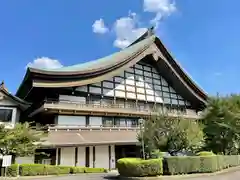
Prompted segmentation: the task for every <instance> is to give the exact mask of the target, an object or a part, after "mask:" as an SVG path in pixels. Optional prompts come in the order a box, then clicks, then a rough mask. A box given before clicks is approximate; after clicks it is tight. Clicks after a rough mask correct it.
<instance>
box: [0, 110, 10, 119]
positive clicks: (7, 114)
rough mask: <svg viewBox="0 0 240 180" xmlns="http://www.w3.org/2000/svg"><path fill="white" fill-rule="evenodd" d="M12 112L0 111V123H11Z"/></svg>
mask: <svg viewBox="0 0 240 180" xmlns="http://www.w3.org/2000/svg"><path fill="white" fill-rule="evenodd" d="M12 111H13V110H12V109H0V122H11V121H12Z"/></svg>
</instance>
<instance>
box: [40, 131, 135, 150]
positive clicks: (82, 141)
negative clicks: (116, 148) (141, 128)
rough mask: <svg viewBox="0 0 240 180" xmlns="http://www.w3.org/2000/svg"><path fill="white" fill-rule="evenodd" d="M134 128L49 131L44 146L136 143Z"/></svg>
mask: <svg viewBox="0 0 240 180" xmlns="http://www.w3.org/2000/svg"><path fill="white" fill-rule="evenodd" d="M137 134H138V132H137V131H135V130H126V131H125V130H121V131H118V130H115V131H109V130H108V131H104V130H103V131H94V130H93V131H89V130H87V131H77V130H74V131H61V130H60V131H50V132H49V134H48V137H46V139H45V141H44V142H43V145H44V146H77V145H97V144H124V145H126V144H137V142H138V140H137Z"/></svg>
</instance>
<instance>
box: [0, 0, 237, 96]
mask: <svg viewBox="0 0 240 180" xmlns="http://www.w3.org/2000/svg"><path fill="white" fill-rule="evenodd" d="M239 6H240V1H238V0H228V1H226V0H175V2H173V1H171V0H131V1H129V0H121V1H110V0H101V1H93V0H88V1H87V0H84V1H79V0H70V1H66V0H41V1H40V0H34V1H33V0H21V1H17V0H3V1H1V2H0V24H1V28H0V62H1V66H0V77H1V79H3V80H5V83H6V85H7V87H8V89H9V90H10V91H11V92H12V93H15V92H16V90H17V88H18V86H19V85H20V82H21V80H22V78H23V76H24V74H25V71H26V66H27V65H32V66H36V65H37V66H38V67H40V66H48V67H53V68H54V67H59V66H61V65H64V66H67V65H72V64H77V63H81V62H85V61H89V60H94V59H96V58H99V57H102V56H106V55H108V54H111V53H113V52H115V51H117V50H119V48H117V47H116V46H118V47H123V46H124V45H127V43H129V41H131V40H132V39H134V38H135V36H138V35H139V34H140V33H141V32H142V31H143V30H144V28H146V27H149V26H150V25H152V24H155V25H156V23H157V24H158V26H157V29H156V34H157V35H158V36H159V37H160V39H161V40H162V41H163V43H164V44H165V45H166V47H167V48H168V49H169V50H170V51H171V53H172V54H173V56H174V57H175V58H176V59H177V60H178V61H179V63H180V64H181V65H182V66H183V68H184V69H185V70H186V71H187V72H188V73H189V74H190V75H191V77H193V79H194V80H195V81H196V82H197V83H198V84H199V85H200V86H201V87H202V88H203V89H204V90H205V91H206V92H208V93H209V94H212V95H213V94H216V92H219V93H221V94H228V93H238V92H239V89H240V85H239V83H238V82H239V78H240V70H239V66H240V60H239V52H240V33H239V32H240V23H239V22H240V11H239ZM94 23H95V25H96V26H93V24H94ZM93 27H95V29H94V28H93Z"/></svg>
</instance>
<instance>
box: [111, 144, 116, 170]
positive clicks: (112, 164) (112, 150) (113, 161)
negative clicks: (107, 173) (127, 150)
mask: <svg viewBox="0 0 240 180" xmlns="http://www.w3.org/2000/svg"><path fill="white" fill-rule="evenodd" d="M110 149H111V154H110V167H111V169H115V168H116V158H115V145H114V144H113V145H110Z"/></svg>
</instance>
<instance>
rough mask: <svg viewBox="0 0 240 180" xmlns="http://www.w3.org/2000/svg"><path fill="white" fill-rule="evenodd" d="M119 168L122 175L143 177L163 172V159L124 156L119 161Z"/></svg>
mask: <svg viewBox="0 0 240 180" xmlns="http://www.w3.org/2000/svg"><path fill="white" fill-rule="evenodd" d="M117 169H118V172H119V173H120V175H121V176H126V177H143V176H158V175H161V174H163V168H162V159H161V158H159V159H149V160H143V159H138V158H122V159H119V160H118V161H117Z"/></svg>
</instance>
